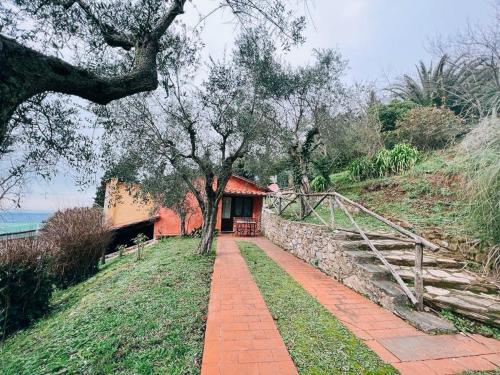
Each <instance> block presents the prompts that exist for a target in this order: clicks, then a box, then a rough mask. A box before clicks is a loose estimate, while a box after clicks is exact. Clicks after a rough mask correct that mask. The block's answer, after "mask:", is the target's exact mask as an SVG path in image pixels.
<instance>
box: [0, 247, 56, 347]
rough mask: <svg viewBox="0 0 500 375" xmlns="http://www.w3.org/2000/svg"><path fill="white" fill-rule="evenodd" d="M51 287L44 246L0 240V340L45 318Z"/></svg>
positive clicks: (47, 259)
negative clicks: (40, 318) (34, 321)
mask: <svg viewBox="0 0 500 375" xmlns="http://www.w3.org/2000/svg"><path fill="white" fill-rule="evenodd" d="M52 285H53V278H52V275H51V273H50V265H49V256H48V251H47V246H46V244H45V243H43V242H42V241H40V240H36V239H32V238H29V239H17V240H6V241H0V337H5V335H7V334H9V333H11V332H13V331H15V330H17V329H20V328H23V327H26V326H28V325H29V324H30V323H31V322H32V321H33V320H35V319H37V318H39V317H41V316H42V315H44V314H45V313H46V312H47V311H48V309H49V303H50V298H51V296H52V289H53V288H52Z"/></svg>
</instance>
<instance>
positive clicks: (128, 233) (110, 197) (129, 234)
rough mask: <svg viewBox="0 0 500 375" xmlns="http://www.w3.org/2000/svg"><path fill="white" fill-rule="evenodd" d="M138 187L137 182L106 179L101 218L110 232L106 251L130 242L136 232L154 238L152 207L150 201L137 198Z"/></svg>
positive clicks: (131, 243) (127, 244) (112, 250)
mask: <svg viewBox="0 0 500 375" xmlns="http://www.w3.org/2000/svg"><path fill="white" fill-rule="evenodd" d="M139 188H140V186H139V185H138V184H127V183H124V182H121V181H118V179H117V178H112V179H110V180H108V181H106V190H105V197H104V218H105V220H106V223H107V224H108V225H109V226H110V227H111V231H112V232H113V239H112V241H111V243H110V244H109V246H108V249H107V251H106V252H107V253H112V252H114V251H116V247H117V246H119V245H126V246H131V245H133V244H134V242H133V240H134V238H135V237H136V236H137V235H138V234H139V233H142V234H144V235H146V237H147V238H148V239H152V238H153V232H154V211H155V210H154V207H153V205H152V204H151V203H149V202H144V201H143V200H141V199H138V192H139Z"/></svg>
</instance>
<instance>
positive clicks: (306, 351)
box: [239, 242, 396, 374]
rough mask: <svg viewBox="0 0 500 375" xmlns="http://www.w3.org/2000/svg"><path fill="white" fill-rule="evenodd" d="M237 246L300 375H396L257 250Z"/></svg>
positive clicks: (253, 246)
mask: <svg viewBox="0 0 500 375" xmlns="http://www.w3.org/2000/svg"><path fill="white" fill-rule="evenodd" d="M239 246H240V249H241V250H242V254H243V256H244V257H245V259H246V261H247V264H248V266H249V268H250V271H251V272H252V275H253V277H254V278H255V281H256V282H257V285H258V287H259V289H260V291H261V293H262V295H263V297H264V300H265V301H266V303H267V306H268V308H269V310H270V311H271V314H272V315H273V316H274V317H275V318H277V325H278V329H279V332H280V334H281V336H282V337H283V340H284V342H285V344H286V346H287V348H288V351H289V353H290V355H291V356H292V359H293V361H294V363H295V365H296V366H297V368H298V370H299V373H300V374H366V373H370V374H393V373H396V371H395V370H394V368H393V367H392V366H389V365H386V364H384V363H383V362H382V361H381V360H380V359H379V358H378V356H377V355H376V354H375V353H373V352H372V351H371V350H370V349H369V348H368V347H367V346H365V345H364V344H363V343H362V342H361V341H360V340H358V339H357V338H356V337H355V336H354V335H353V334H351V333H350V332H349V331H348V330H347V329H346V328H345V327H344V326H343V325H342V324H341V323H340V322H339V321H338V320H337V319H336V318H335V317H334V316H333V315H332V314H330V312H328V310H326V309H325V308H324V307H323V306H322V305H321V304H319V303H318V302H317V301H316V300H315V299H314V298H313V297H312V296H311V295H309V294H308V293H307V292H306V291H305V290H304V289H303V288H302V287H301V286H300V285H299V284H297V283H296V282H295V281H294V280H293V279H292V278H291V277H290V276H288V275H287V274H286V273H285V272H284V271H283V270H282V269H281V268H280V267H279V266H278V265H277V264H276V263H274V262H273V261H272V260H271V259H270V258H269V257H267V255H266V254H265V253H264V252H263V251H262V250H260V249H259V248H258V247H257V246H255V245H253V244H249V243H246V242H241V243H239ZM290 296H293V298H290Z"/></svg>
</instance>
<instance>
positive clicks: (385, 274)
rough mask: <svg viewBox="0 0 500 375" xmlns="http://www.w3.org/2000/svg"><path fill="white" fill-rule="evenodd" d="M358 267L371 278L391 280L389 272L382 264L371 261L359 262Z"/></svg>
mask: <svg viewBox="0 0 500 375" xmlns="http://www.w3.org/2000/svg"><path fill="white" fill-rule="evenodd" d="M358 267H359V268H361V270H362V271H363V272H364V273H365V274H366V275H368V276H369V277H370V278H371V279H372V280H391V274H390V272H389V271H388V270H387V269H386V268H385V267H384V266H379V265H378V264H371V263H360V264H358Z"/></svg>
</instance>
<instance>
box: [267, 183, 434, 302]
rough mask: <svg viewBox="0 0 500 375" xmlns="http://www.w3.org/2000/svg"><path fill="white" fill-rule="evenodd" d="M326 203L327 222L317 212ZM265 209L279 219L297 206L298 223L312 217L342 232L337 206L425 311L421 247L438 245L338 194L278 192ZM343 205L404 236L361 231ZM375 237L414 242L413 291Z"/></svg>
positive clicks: (412, 298)
mask: <svg viewBox="0 0 500 375" xmlns="http://www.w3.org/2000/svg"><path fill="white" fill-rule="evenodd" d="M325 200H327V201H328V207H329V219H325V218H323V217H322V216H321V215H320V214H319V213H318V212H317V211H316V210H317V208H318V206H319V205H320V204H322V203H323V202H325ZM266 201H267V206H268V207H269V208H271V207H272V208H274V209H275V210H276V213H277V214H278V215H279V216H282V214H283V213H284V212H285V210H286V209H287V208H289V207H290V206H292V204H294V203H299V204H300V209H299V210H295V212H294V213H295V215H296V216H297V218H298V219H299V220H304V219H305V218H306V217H308V216H310V215H312V214H314V215H315V216H316V218H317V219H318V220H319V221H320V222H321V223H322V224H323V225H324V226H326V227H327V228H330V229H332V230H339V229H342V230H345V229H343V228H340V227H339V226H337V225H336V223H335V209H336V208H337V207H338V208H340V209H341V210H342V212H343V213H344V214H345V215H346V216H347V218H348V219H349V221H350V222H351V224H352V225H353V226H354V228H355V231H353V232H355V233H358V234H359V235H360V236H361V237H362V238H363V240H364V241H365V242H366V244H367V245H368V247H369V248H370V250H371V251H373V253H374V254H375V255H376V256H377V258H378V259H380V261H381V262H382V263H383V264H384V265H385V266H386V267H387V269H388V270H389V272H390V273H391V274H392V276H393V277H394V279H395V280H396V281H397V283H398V284H399V286H400V287H401V288H402V289H403V291H404V293H405V294H406V295H407V296H408V298H409V299H410V301H411V302H412V303H413V305H414V306H415V308H416V309H417V310H418V311H422V310H423V308H424V283H423V276H422V271H423V254H424V247H425V248H428V249H430V250H431V251H437V250H438V249H439V246H436V245H434V244H433V243H432V242H430V241H428V240H426V239H425V238H423V237H421V236H419V235H417V234H415V233H412V232H410V231H409V230H406V229H404V228H402V227H401V226H399V225H397V224H395V223H393V222H392V221H389V220H387V219H386V218H384V217H382V216H380V215H378V214H376V213H375V212H373V211H371V210H369V209H368V208H366V207H364V206H362V205H360V204H359V203H356V202H354V201H352V200H350V199H348V198H346V197H344V196H343V195H341V194H339V193H337V192H326V193H313V194H303V193H296V192H277V193H270V194H268V196H267V197H266ZM346 205H349V206H353V207H356V208H357V209H359V210H360V211H362V212H364V213H365V214H367V215H369V216H371V217H373V218H375V219H377V220H378V221H380V222H382V223H384V224H385V225H387V226H389V227H391V228H392V229H394V230H396V231H397V232H399V233H401V234H402V235H404V236H405V237H403V238H402V237H396V236H392V235H388V234H380V233H377V234H374V233H369V232H366V231H365V230H363V229H362V228H361V227H360V226H359V224H358V223H357V222H356V220H355V219H354V218H353V216H352V215H351V213H350V212H349V210H348V209H347V207H346ZM370 235H376V236H378V237H383V238H390V239H396V240H399V241H406V242H409V243H413V244H414V245H415V280H414V288H415V292H412V291H411V289H410V288H409V287H408V286H407V285H406V283H405V282H404V281H403V279H402V278H401V276H399V275H398V273H397V272H396V270H395V269H394V267H393V266H392V265H391V264H390V263H389V262H388V261H387V259H385V257H384V256H383V254H382V253H381V252H380V251H379V250H378V249H377V247H376V246H375V245H374V243H373V242H372V240H370V238H369V237H368V236H370Z"/></svg>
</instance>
